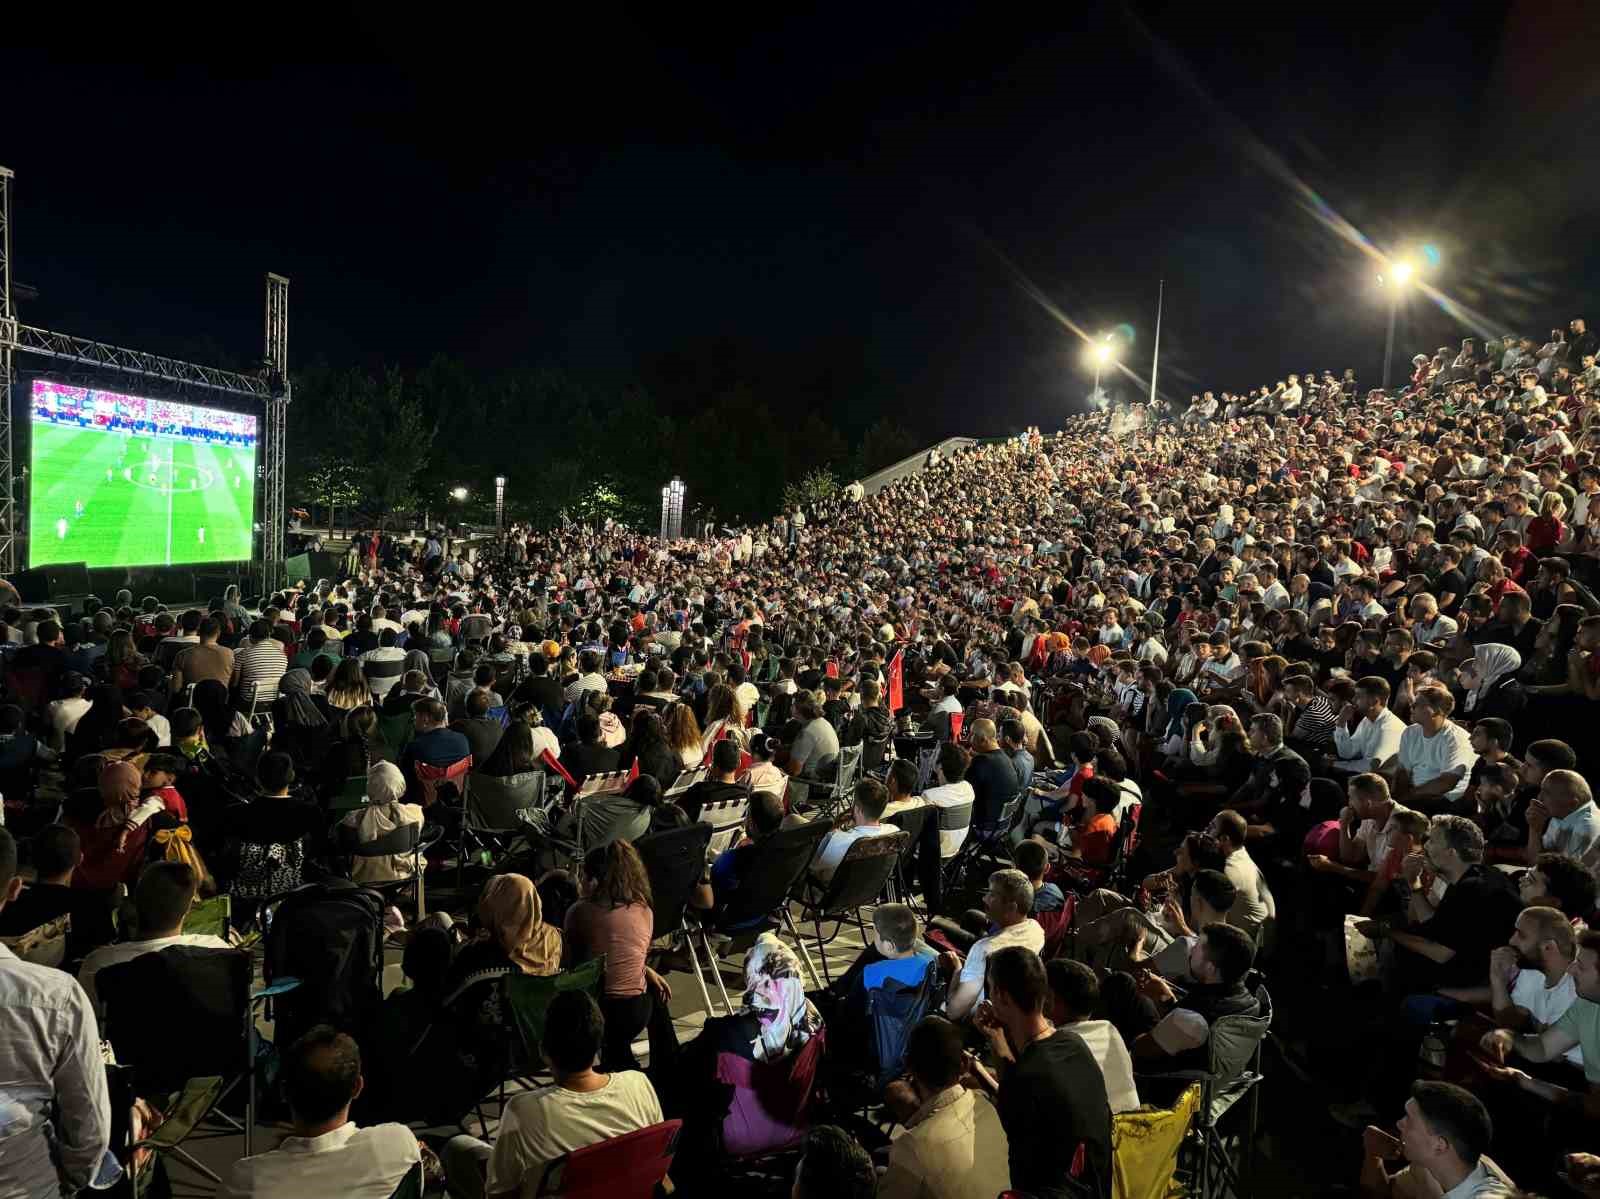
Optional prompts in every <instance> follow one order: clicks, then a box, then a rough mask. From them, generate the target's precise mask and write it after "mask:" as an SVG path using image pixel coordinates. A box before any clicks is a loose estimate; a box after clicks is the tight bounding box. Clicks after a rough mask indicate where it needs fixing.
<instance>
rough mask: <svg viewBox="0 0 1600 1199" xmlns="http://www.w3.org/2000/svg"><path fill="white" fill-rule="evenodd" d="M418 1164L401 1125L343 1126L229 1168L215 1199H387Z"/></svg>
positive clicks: (413, 1141)
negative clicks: (326, 1198) (314, 1198)
mask: <svg viewBox="0 0 1600 1199" xmlns="http://www.w3.org/2000/svg"><path fill="white" fill-rule="evenodd" d="M420 1160H421V1155H420V1153H419V1152H418V1150H417V1136H416V1134H415V1133H414V1132H412V1131H411V1130H410V1129H409V1128H407V1127H406V1126H405V1125H404V1124H375V1125H373V1126H372V1127H371V1128H357V1127H356V1126H355V1124H353V1123H347V1124H341V1125H340V1126H339V1127H338V1128H335V1129H334V1130H333V1131H332V1132H325V1133H323V1134H322V1135H321V1136H320V1137H285V1138H284V1141H283V1144H281V1145H279V1146H278V1147H277V1148H276V1149H274V1150H272V1151H271V1152H268V1153H258V1154H256V1155H255V1156H254V1157H246V1158H241V1159H240V1160H238V1161H236V1162H234V1163H233V1167H232V1169H230V1170H229V1171H228V1173H227V1177H226V1178H224V1180H223V1183H222V1186H221V1188H220V1189H218V1191H217V1195H218V1199H301V1197H302V1196H305V1195H339V1196H342V1197H348V1199H389V1196H391V1195H393V1194H394V1192H395V1188H396V1187H398V1186H399V1185H400V1180H401V1179H402V1178H404V1177H405V1176H406V1174H407V1172H409V1171H410V1169H411V1167H412V1166H414V1165H416V1164H417V1162H418V1161H420Z"/></svg>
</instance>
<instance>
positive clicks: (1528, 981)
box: [1511, 968, 1583, 1067]
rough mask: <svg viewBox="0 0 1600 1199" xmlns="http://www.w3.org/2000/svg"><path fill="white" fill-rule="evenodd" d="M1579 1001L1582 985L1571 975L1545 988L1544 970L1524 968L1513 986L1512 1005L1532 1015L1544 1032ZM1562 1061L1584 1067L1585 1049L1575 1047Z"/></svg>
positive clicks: (1519, 972)
mask: <svg viewBox="0 0 1600 1199" xmlns="http://www.w3.org/2000/svg"><path fill="white" fill-rule="evenodd" d="M1577 998H1578V984H1577V982H1576V981H1575V980H1574V979H1573V977H1572V975H1570V974H1563V975H1562V976H1561V980H1560V981H1559V982H1558V983H1556V985H1555V986H1553V987H1550V986H1546V985H1545V978H1544V971H1542V970H1530V969H1527V968H1524V969H1522V970H1519V971H1517V978H1516V981H1515V982H1513V983H1512V984H1511V1002H1512V1004H1513V1005H1514V1006H1516V1007H1519V1008H1521V1009H1522V1010H1523V1011H1525V1012H1527V1013H1528V1015H1530V1016H1532V1017H1533V1019H1534V1023H1536V1024H1537V1025H1538V1026H1539V1027H1540V1028H1541V1029H1545V1028H1549V1027H1550V1026H1551V1025H1552V1024H1555V1023H1556V1021H1558V1020H1560V1019H1561V1017H1562V1016H1564V1015H1566V1012H1567V1009H1568V1008H1569V1007H1571V1006H1572V1005H1573V1002H1574V1001H1575V1000H1576V999H1577ZM1561 1056H1562V1058H1563V1059H1564V1060H1566V1061H1568V1062H1571V1063H1572V1064H1573V1065H1574V1066H1580V1067H1581V1066H1582V1065H1583V1046H1581V1045H1574V1046H1573V1047H1572V1048H1571V1049H1569V1050H1567V1051H1566V1052H1565V1053H1563V1054H1562V1055H1561Z"/></svg>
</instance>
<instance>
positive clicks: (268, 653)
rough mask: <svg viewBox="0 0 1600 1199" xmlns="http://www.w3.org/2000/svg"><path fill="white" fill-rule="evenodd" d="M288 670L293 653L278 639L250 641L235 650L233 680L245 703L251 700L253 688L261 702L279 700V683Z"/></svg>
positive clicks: (240, 697) (241, 699)
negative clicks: (285, 649)
mask: <svg viewBox="0 0 1600 1199" xmlns="http://www.w3.org/2000/svg"><path fill="white" fill-rule="evenodd" d="M288 670H289V656H288V655H287V654H285V653H284V652H283V644H282V643H281V642H279V641H278V640H277V639H276V638H272V637H268V638H267V639H266V640H265V641H250V640H246V641H245V642H244V644H243V645H241V646H240V647H239V648H238V649H236V650H234V651H233V683H234V686H235V687H237V688H238V689H239V699H240V701H241V702H242V703H249V702H250V699H251V694H252V691H253V692H254V698H255V699H256V700H257V701H258V702H260V703H270V702H272V701H273V700H275V699H277V698H278V683H279V681H280V680H281V679H282V678H283V676H284V675H285V674H287V673H288Z"/></svg>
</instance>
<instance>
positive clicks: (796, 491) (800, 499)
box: [783, 466, 839, 511]
mask: <svg viewBox="0 0 1600 1199" xmlns="http://www.w3.org/2000/svg"><path fill="white" fill-rule="evenodd" d="M838 490H839V480H838V479H836V478H834V477H833V472H832V471H831V470H829V469H828V468H827V467H825V466H818V467H815V468H813V469H812V470H808V471H807V472H806V473H805V474H803V475H801V476H800V478H798V479H795V480H794V481H792V482H790V483H788V484H787V485H786V486H785V487H784V489H783V507H784V510H785V511H793V510H794V509H795V508H803V507H805V506H806V505H807V504H816V503H820V502H821V501H823V500H825V499H827V498H828V497H829V496H831V495H832V494H833V493H834V492H836V491H838Z"/></svg>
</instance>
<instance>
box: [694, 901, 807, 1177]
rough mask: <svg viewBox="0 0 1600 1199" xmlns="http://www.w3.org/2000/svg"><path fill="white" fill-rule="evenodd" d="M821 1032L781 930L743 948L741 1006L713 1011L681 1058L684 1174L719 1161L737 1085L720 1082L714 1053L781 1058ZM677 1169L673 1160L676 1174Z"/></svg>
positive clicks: (797, 964) (760, 1059) (754, 1058)
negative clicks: (718, 1012)
mask: <svg viewBox="0 0 1600 1199" xmlns="http://www.w3.org/2000/svg"><path fill="white" fill-rule="evenodd" d="M821 1031H822V1015H821V1013H819V1012H818V1011H817V1009H816V1007H815V1006H814V1005H813V1004H812V1003H811V1001H810V1000H808V999H807V998H806V994H805V984H804V983H803V982H802V981H801V977H800V961H799V959H798V958H796V957H795V955H794V951H793V950H791V949H790V948H789V947H788V946H787V945H785V944H784V943H783V942H782V941H780V940H778V938H777V937H776V936H774V935H773V934H771V933H763V934H762V935H761V937H760V939H759V940H757V941H756V943H755V945H753V946H752V947H751V949H750V952H749V953H748V954H746V955H745V959H744V996H743V998H742V1000H741V1002H740V1006H739V1010H738V1011H737V1012H735V1013H734V1014H733V1015H731V1016H712V1017H710V1018H709V1019H708V1020H707V1021H706V1022H705V1027H704V1029H702V1031H701V1033H700V1035H699V1036H698V1037H696V1038H695V1039H694V1040H693V1041H691V1042H690V1043H689V1044H688V1045H687V1046H685V1047H684V1050H683V1055H682V1057H681V1059H680V1069H679V1070H678V1071H677V1080H678V1084H679V1086H680V1087H681V1088H682V1098H683V1113H684V1127H683V1142H682V1145H681V1146H680V1150H679V1160H680V1161H684V1170H685V1173H687V1174H691V1175H692V1174H694V1173H695V1172H696V1171H697V1170H698V1171H703V1170H706V1169H708V1168H713V1167H714V1163H715V1162H716V1159H717V1155H718V1149H719V1146H720V1140H721V1133H722V1130H723V1121H724V1120H726V1119H727V1116H728V1113H729V1111H730V1110H731V1108H732V1106H733V1102H734V1088H733V1087H731V1086H727V1085H725V1084H723V1083H721V1082H719V1081H717V1059H718V1058H720V1057H721V1056H722V1055H723V1054H728V1055H731V1056H733V1057H737V1058H743V1059H744V1060H745V1061H748V1062H754V1063H777V1062H784V1061H787V1060H788V1059H790V1058H791V1057H792V1056H793V1055H794V1054H796V1053H798V1052H799V1051H800V1050H801V1049H802V1048H803V1047H804V1046H805V1044H806V1042H808V1041H810V1040H811V1038H812V1037H814V1036H816V1035H817V1034H818V1033H820V1032H821ZM778 1098H779V1100H780V1102H781V1096H779V1097H778ZM773 1123H777V1121H773ZM740 1148H741V1151H745V1150H750V1149H752V1148H753V1147H750V1146H741V1147H740ZM685 1158H687V1160H686V1161H685V1160H684V1159H685ZM677 1169H678V1167H677V1165H676V1164H675V1165H674V1177H676V1173H677Z"/></svg>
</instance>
